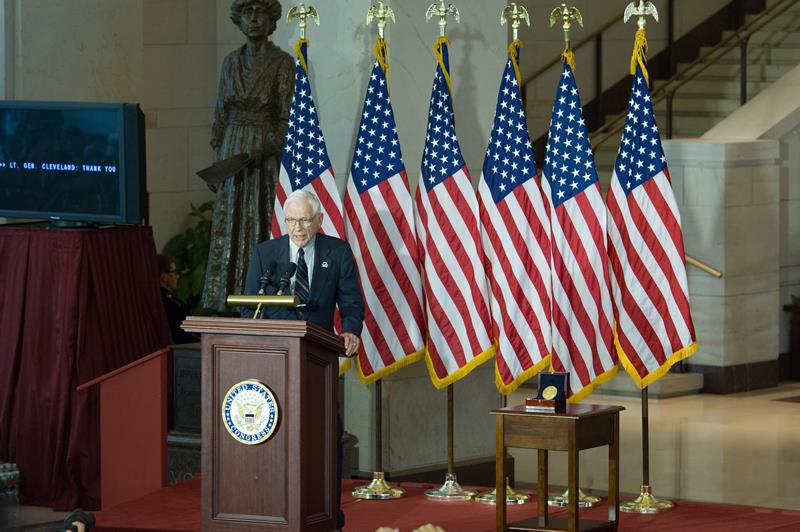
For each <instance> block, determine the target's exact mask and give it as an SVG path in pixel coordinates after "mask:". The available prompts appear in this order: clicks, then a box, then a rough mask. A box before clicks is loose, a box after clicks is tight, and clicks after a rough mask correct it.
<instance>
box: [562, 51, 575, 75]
mask: <svg viewBox="0 0 800 532" xmlns="http://www.w3.org/2000/svg"><path fill="white" fill-rule="evenodd" d="M561 59H563V60H564V61H566V62H567V64H568V65H569V67H570V68H571V69H572V71H573V72H575V52H573V51H572V48H564V51H563V52H561Z"/></svg>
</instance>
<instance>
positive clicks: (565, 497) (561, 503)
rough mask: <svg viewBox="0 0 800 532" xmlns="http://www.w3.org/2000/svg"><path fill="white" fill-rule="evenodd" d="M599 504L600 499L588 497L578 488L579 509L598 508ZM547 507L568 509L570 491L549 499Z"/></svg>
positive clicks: (592, 496)
mask: <svg viewBox="0 0 800 532" xmlns="http://www.w3.org/2000/svg"><path fill="white" fill-rule="evenodd" d="M599 502H600V497H595V496H594V495H586V494H585V493H584V492H583V490H582V489H580V488H578V508H591V507H592V506H597V504H598V503H599ZM547 505H548V506H558V507H559V508H566V507H567V506H568V505H569V490H565V491H564V493H562V494H561V495H556V496H555V497H550V498H549V499H547Z"/></svg>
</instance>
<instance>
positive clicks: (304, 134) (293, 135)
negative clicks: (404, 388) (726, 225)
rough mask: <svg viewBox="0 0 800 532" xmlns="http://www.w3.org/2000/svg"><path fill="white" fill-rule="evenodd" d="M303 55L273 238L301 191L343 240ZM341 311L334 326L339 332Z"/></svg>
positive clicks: (343, 361)
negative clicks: (289, 201)
mask: <svg viewBox="0 0 800 532" xmlns="http://www.w3.org/2000/svg"><path fill="white" fill-rule="evenodd" d="M298 44H299V46H298V47H297V48H299V50H300V54H299V55H298V57H297V59H295V68H294V94H293V95H292V107H291V109H290V111H289V127H288V128H287V130H286V138H285V139H284V141H283V154H282V157H281V170H280V175H279V177H278V186H277V187H275V188H276V190H275V208H274V209H273V211H272V238H278V237H279V236H281V235H283V234H286V222H285V220H284V218H285V216H284V214H283V203H284V202H285V201H286V197H287V196H288V195H289V194H291V193H292V192H294V191H295V190H298V189H308V190H309V191H311V192H313V193H314V194H316V195H317V197H318V198H319V201H320V203H321V204H322V214H323V215H324V216H323V219H322V227H320V231H321V232H323V233H325V234H326V235H331V236H335V237H338V238H344V234H345V233H344V218H343V216H342V200H341V198H340V197H339V188H338V187H337V186H336V179H335V178H334V176H333V167H332V166H331V161H330V159H329V158H328V150H327V149H326V148H325V138H324V137H323V136H322V129H320V126H319V117H318V115H317V108H316V106H315V105H314V98H313V97H312V93H311V83H309V80H308V68H307V66H308V45H307V43H306V41H304V40H301V41H299V42H298ZM339 323H340V319H339V315H338V312H337V313H336V316H335V317H334V327H335V329H336V330H338V329H339ZM349 368H350V359H348V358H344V357H342V358H339V375H342V374H344V373H345V372H346V371H347V370H348V369H349Z"/></svg>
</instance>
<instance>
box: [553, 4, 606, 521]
mask: <svg viewBox="0 0 800 532" xmlns="http://www.w3.org/2000/svg"><path fill="white" fill-rule="evenodd" d="M559 19H560V20H561V30H562V31H563V32H564V51H563V52H562V53H561V58H562V59H563V60H564V61H566V62H567V64H568V65H569V67H570V68H571V69H572V70H573V72H574V71H575V53H574V52H573V51H572V47H571V46H570V32H571V30H572V24H573V22H577V23H578V25H579V26H580V27H581V28H582V27H583V15H581V12H580V10H578V8H577V7H575V6H572V7H567V4H565V3H562V4H561V5H560V6H558V7H555V8H554V9H553V10H552V11H551V12H550V27H551V28H552V27H553V26H554V25H555V23H556V22H557V21H558V20H559ZM599 502H600V497H595V496H594V495H587V494H586V493H584V492H583V490H582V489H580V488H578V507H579V508H591V507H592V506H595V505H597V504H598V503H599ZM568 504H569V490H568V489H567V490H564V493H562V494H561V495H555V496H553V497H548V499H547V505H548V506H557V507H559V508H566V507H567V506H568Z"/></svg>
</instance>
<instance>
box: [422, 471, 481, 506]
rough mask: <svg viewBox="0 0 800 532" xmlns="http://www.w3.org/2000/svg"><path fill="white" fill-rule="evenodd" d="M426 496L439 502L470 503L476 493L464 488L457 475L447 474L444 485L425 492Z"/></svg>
mask: <svg viewBox="0 0 800 532" xmlns="http://www.w3.org/2000/svg"><path fill="white" fill-rule="evenodd" d="M425 496H426V497H428V498H430V499H435V500H438V501H468V500H470V499H472V498H473V497H474V496H475V492H474V491H472V490H467V489H464V488H462V487H461V486H460V485H459V484H458V481H457V480H456V474H455V473H447V476H446V477H445V479H444V484H442V486H441V487H439V488H437V489H429V490H427V491H425Z"/></svg>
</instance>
